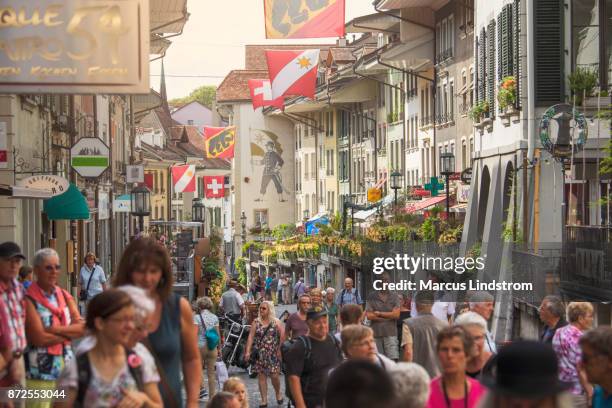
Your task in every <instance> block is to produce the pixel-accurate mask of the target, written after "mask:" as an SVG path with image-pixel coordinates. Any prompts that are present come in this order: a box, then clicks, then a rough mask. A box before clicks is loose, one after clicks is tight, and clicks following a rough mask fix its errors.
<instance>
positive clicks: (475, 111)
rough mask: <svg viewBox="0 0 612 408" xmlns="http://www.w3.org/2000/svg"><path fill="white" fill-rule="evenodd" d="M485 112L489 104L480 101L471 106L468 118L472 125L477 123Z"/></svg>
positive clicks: (487, 110)
mask: <svg viewBox="0 0 612 408" xmlns="http://www.w3.org/2000/svg"><path fill="white" fill-rule="evenodd" d="M487 112H489V102H488V101H480V102H478V103H476V104H474V106H472V109H470V111H469V112H468V116H469V117H470V119H472V121H473V122H474V123H478V122H480V120H481V119H482V117H483V116H484V114H485V113H487Z"/></svg>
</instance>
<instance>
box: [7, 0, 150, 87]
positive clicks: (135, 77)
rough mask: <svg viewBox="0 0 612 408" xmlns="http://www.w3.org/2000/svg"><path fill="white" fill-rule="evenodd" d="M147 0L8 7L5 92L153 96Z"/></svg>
mask: <svg viewBox="0 0 612 408" xmlns="http://www.w3.org/2000/svg"><path fill="white" fill-rule="evenodd" d="M148 4H149V2H148V1H147V0H64V1H61V2H58V1H56V0H40V1H35V2H34V1H23V0H5V1H3V2H2V3H1V4H0V93H63V94H66V93H88V94H91V93H114V94H117V93H148V92H149V6H148Z"/></svg>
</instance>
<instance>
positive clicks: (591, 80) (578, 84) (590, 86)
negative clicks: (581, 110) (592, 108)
mask: <svg viewBox="0 0 612 408" xmlns="http://www.w3.org/2000/svg"><path fill="white" fill-rule="evenodd" d="M597 78H598V75H597V71H594V70H590V69H588V68H576V70H575V71H574V72H572V73H571V74H570V75H569V83H570V89H571V91H572V93H573V94H574V95H575V96H576V104H577V105H581V104H582V97H583V96H591V95H593V91H594V90H595V87H596V86H597Z"/></svg>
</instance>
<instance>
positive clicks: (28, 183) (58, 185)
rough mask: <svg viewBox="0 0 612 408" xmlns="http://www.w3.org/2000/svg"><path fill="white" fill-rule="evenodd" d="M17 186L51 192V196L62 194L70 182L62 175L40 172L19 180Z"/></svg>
mask: <svg viewBox="0 0 612 408" xmlns="http://www.w3.org/2000/svg"><path fill="white" fill-rule="evenodd" d="M17 186H18V187H24V188H31V189H34V190H45V191H50V192H51V197H55V196H58V195H61V194H64V193H65V192H66V191H68V187H69V186H70V182H69V181H68V180H66V179H65V178H63V177H60V176H54V175H52V174H42V175H37V176H32V177H28V178H25V179H23V180H19V181H18V182H17Z"/></svg>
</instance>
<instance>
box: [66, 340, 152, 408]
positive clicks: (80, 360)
mask: <svg viewBox="0 0 612 408" xmlns="http://www.w3.org/2000/svg"><path fill="white" fill-rule="evenodd" d="M132 355H136V352H134V350H128V349H125V360H126V363H127V362H128V360H129V358H130V356H132ZM76 364H77V375H78V378H79V381H78V390H77V398H76V401H75V403H74V406H75V407H83V402H84V401H85V394H86V393H87V388H89V383H90V381H91V362H90V361H89V356H88V353H83V354H79V355H78V356H77V357H76ZM127 366H128V369H129V371H130V375H131V376H132V378H134V381H135V382H136V387H137V388H138V391H144V382H143V378H142V365H140V366H139V367H131V366H130V364H127Z"/></svg>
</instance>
